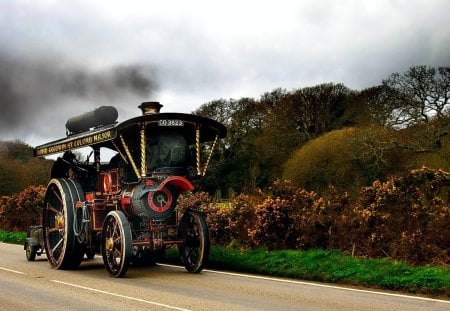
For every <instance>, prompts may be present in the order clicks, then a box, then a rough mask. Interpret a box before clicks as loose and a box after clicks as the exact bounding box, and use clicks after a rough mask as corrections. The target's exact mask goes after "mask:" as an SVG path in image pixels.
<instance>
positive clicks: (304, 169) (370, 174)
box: [283, 127, 402, 194]
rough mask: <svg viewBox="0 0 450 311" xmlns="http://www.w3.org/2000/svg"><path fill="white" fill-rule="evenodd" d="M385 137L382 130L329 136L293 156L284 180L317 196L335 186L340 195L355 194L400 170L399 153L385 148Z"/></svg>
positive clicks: (366, 129) (339, 132) (354, 129)
mask: <svg viewBox="0 0 450 311" xmlns="http://www.w3.org/2000/svg"><path fill="white" fill-rule="evenodd" d="M386 136H390V132H389V131H388V130H387V129H385V128H382V127H361V128H358V127H352V128H344V129H340V130H334V131H331V132H328V133H326V134H324V135H322V136H320V137H317V138H315V139H312V140H310V141H309V142H308V143H306V144H305V145H304V146H302V147H300V148H298V149H297V150H296V151H295V152H293V153H292V155H291V157H290V158H289V160H288V161H287V162H286V163H285V166H284V171H283V178H285V179H289V180H292V181H293V183H294V184H295V185H296V186H298V187H302V188H305V189H307V190H312V191H316V192H318V193H326V191H327V190H328V187H329V186H335V187H336V188H337V190H338V191H339V192H343V191H349V192H351V193H353V194H357V193H358V192H359V189H360V187H361V186H366V185H369V184H370V183H372V182H373V181H374V180H376V179H377V178H384V177H386V176H387V175H388V174H389V173H391V172H393V171H394V170H395V168H396V167H398V166H399V162H400V160H401V159H402V157H401V156H400V155H399V153H398V152H399V150H397V149H394V148H389V146H386V145H385V142H384V139H385V137H386Z"/></svg>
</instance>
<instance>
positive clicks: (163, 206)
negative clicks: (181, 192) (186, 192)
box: [148, 188, 173, 213]
mask: <svg viewBox="0 0 450 311" xmlns="http://www.w3.org/2000/svg"><path fill="white" fill-rule="evenodd" d="M172 201H173V196H172V193H171V192H170V191H169V190H168V189H167V188H162V189H158V190H156V191H151V192H149V194H148V205H149V206H150V208H151V209H152V210H154V211H155V212H157V213H162V212H165V211H167V210H168V209H169V208H170V207H171V206H172Z"/></svg>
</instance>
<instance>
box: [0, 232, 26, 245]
mask: <svg viewBox="0 0 450 311" xmlns="http://www.w3.org/2000/svg"><path fill="white" fill-rule="evenodd" d="M26 238H27V233H26V232H8V231H5V230H3V229H0V242H4V243H12V244H24V243H25V240H26Z"/></svg>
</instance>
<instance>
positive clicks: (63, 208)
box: [42, 178, 85, 269]
mask: <svg viewBox="0 0 450 311" xmlns="http://www.w3.org/2000/svg"><path fill="white" fill-rule="evenodd" d="M84 200H85V198H84V192H83V190H82V189H81V186H80V185H79V184H78V183H77V182H76V181H74V180H71V179H67V178H56V179H52V180H51V181H50V182H49V184H48V187H47V192H46V194H45V199H44V208H43V217H42V226H43V231H44V247H45V253H46V254H47V258H48V261H49V263H50V265H51V266H52V267H53V268H56V269H75V268H77V267H78V266H79V265H80V263H81V260H82V258H83V252H82V247H81V245H80V243H79V242H78V241H77V239H76V237H75V234H74V229H73V228H74V226H73V224H74V213H75V205H76V203H77V202H80V201H84Z"/></svg>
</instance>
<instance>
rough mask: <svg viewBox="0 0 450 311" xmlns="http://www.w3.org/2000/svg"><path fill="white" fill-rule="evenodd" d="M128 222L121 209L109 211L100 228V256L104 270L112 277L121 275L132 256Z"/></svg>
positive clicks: (123, 273) (125, 270)
mask: <svg viewBox="0 0 450 311" xmlns="http://www.w3.org/2000/svg"><path fill="white" fill-rule="evenodd" d="M131 246H132V236H131V228H130V223H129V222H128V220H127V218H126V217H125V214H124V213H122V212H121V211H112V212H109V213H108V215H107V216H106V218H105V221H104V222H103V228H102V256H103V262H104V264H105V268H106V270H107V271H108V272H109V274H110V275H111V276H113V277H122V276H124V275H125V273H126V272H127V270H128V267H129V265H130V260H131V256H132V251H131Z"/></svg>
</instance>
